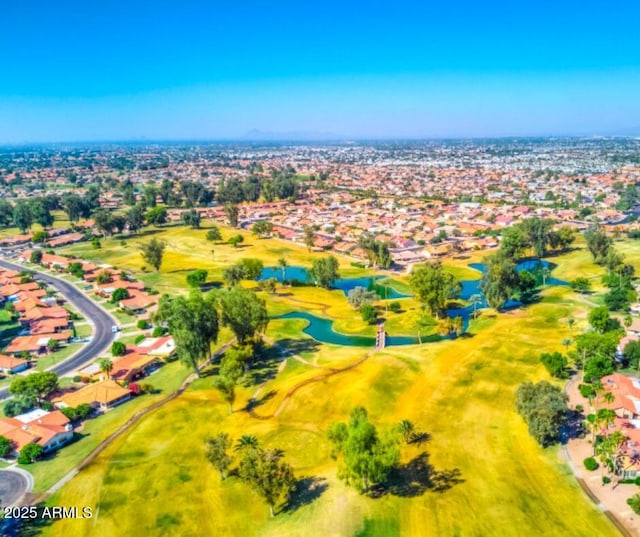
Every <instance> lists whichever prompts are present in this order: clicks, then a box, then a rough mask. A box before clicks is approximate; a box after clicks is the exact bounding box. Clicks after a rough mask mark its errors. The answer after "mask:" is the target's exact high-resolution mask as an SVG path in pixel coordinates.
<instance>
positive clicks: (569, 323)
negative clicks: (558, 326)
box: [567, 317, 576, 333]
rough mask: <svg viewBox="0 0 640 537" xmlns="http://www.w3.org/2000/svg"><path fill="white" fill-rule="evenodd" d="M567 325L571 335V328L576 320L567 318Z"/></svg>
mask: <svg viewBox="0 0 640 537" xmlns="http://www.w3.org/2000/svg"><path fill="white" fill-rule="evenodd" d="M567 324H568V325H569V331H570V332H571V333H573V327H574V325H575V324H576V320H575V319H574V318H573V317H569V318H568V319H567Z"/></svg>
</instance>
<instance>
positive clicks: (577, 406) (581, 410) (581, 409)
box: [576, 405, 584, 412]
mask: <svg viewBox="0 0 640 537" xmlns="http://www.w3.org/2000/svg"><path fill="white" fill-rule="evenodd" d="M583 411H584V406H582V405H576V412H583Z"/></svg>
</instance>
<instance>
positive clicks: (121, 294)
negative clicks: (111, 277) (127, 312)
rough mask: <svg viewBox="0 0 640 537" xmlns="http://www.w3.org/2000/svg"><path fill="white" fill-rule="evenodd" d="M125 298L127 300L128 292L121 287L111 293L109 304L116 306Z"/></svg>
mask: <svg viewBox="0 0 640 537" xmlns="http://www.w3.org/2000/svg"><path fill="white" fill-rule="evenodd" d="M127 298H129V291H128V290H127V289H124V288H122V287H121V288H119V289H116V290H115V291H114V292H113V293H112V295H111V303H112V304H117V303H118V302H120V301H121V300H126V299H127Z"/></svg>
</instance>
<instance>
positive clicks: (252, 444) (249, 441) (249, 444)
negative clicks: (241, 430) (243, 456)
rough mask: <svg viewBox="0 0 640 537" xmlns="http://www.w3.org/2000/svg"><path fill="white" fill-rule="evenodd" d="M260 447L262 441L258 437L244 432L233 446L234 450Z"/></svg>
mask: <svg viewBox="0 0 640 537" xmlns="http://www.w3.org/2000/svg"><path fill="white" fill-rule="evenodd" d="M258 447H260V442H259V441H258V439H257V438H256V437H255V436H253V435H252V434H243V435H242V436H241V437H240V438H238V441H237V442H236V445H235V446H234V447H233V451H244V450H249V449H251V450H256V449H258Z"/></svg>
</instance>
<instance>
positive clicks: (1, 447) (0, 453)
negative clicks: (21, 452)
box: [0, 436, 13, 459]
mask: <svg viewBox="0 0 640 537" xmlns="http://www.w3.org/2000/svg"><path fill="white" fill-rule="evenodd" d="M12 451H13V442H12V441H11V440H9V439H8V438H7V437H6V436H0V459H3V458H5V457H7V456H8V455H9V454H10V453H11V452H12Z"/></svg>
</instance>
